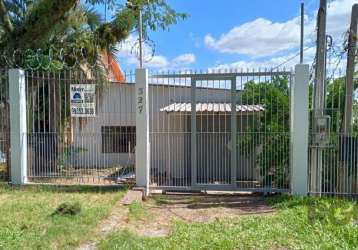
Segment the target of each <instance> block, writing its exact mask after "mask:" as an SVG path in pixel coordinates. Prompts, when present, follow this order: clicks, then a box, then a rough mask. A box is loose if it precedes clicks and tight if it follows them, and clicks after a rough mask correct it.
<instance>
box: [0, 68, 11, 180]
mask: <svg viewBox="0 0 358 250" xmlns="http://www.w3.org/2000/svg"><path fill="white" fill-rule="evenodd" d="M9 112H10V111H9V84H8V70H7V69H0V180H8V178H9V174H10V171H9V169H10V164H9V163H10V162H9V157H10V156H9V155H10V154H9V152H10V139H9V138H10V120H9V119H10V118H9Z"/></svg>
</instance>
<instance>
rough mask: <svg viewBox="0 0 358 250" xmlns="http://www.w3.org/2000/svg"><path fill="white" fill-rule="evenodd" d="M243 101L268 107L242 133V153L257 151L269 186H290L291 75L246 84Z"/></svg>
mask: <svg viewBox="0 0 358 250" xmlns="http://www.w3.org/2000/svg"><path fill="white" fill-rule="evenodd" d="M241 103H242V104H255V105H256V104H261V105H263V106H264V108H265V111H264V112H263V113H262V114H260V115H259V116H252V118H251V122H250V126H249V128H248V129H247V130H248V131H245V132H244V133H241V134H240V135H239V138H238V141H239V148H240V151H241V154H257V165H258V166H259V168H260V175H261V176H262V177H263V182H264V185H265V186H271V187H278V185H282V184H284V185H288V172H287V171H288V164H289V134H288V131H289V87H288V78H287V77H274V78H273V79H272V80H271V81H270V82H259V83H256V82H254V81H251V82H248V83H246V84H245V87H244V90H243V93H242V95H241ZM259 148H260V149H259Z"/></svg>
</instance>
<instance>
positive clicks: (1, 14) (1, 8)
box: [0, 0, 14, 33]
mask: <svg viewBox="0 0 358 250" xmlns="http://www.w3.org/2000/svg"><path fill="white" fill-rule="evenodd" d="M0 19H1V21H2V23H3V24H4V29H5V30H6V31H7V32H9V33H12V32H13V31H14V26H13V25H12V22H11V19H10V16H9V13H8V12H7V9H6V6H5V3H4V1H3V0H0Z"/></svg>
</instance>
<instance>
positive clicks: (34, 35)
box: [0, 0, 78, 49]
mask: <svg viewBox="0 0 358 250" xmlns="http://www.w3.org/2000/svg"><path fill="white" fill-rule="evenodd" d="M0 1H1V0H0ZM77 3H78V0H40V1H38V2H37V3H36V4H33V6H32V10H31V12H30V14H29V15H28V16H26V18H25V22H24V24H23V26H22V28H21V29H19V30H18V31H16V34H15V35H16V38H15V39H14V40H15V41H14V44H15V46H16V47H17V48H22V49H26V48H34V47H36V48H40V47H41V45H42V43H43V42H44V41H45V40H46V39H47V38H48V37H49V35H50V34H51V32H52V30H53V27H54V25H55V24H57V23H58V22H60V21H61V20H63V19H64V18H65V16H66V13H67V12H68V11H69V10H70V9H71V8H73V7H74V6H75V5H76V4H77Z"/></svg>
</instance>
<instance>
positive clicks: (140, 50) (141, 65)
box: [138, 6, 143, 69]
mask: <svg viewBox="0 0 358 250" xmlns="http://www.w3.org/2000/svg"><path fill="white" fill-rule="evenodd" d="M138 26H139V68H141V69H142V68H143V20H142V7H141V6H139V24H138Z"/></svg>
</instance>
